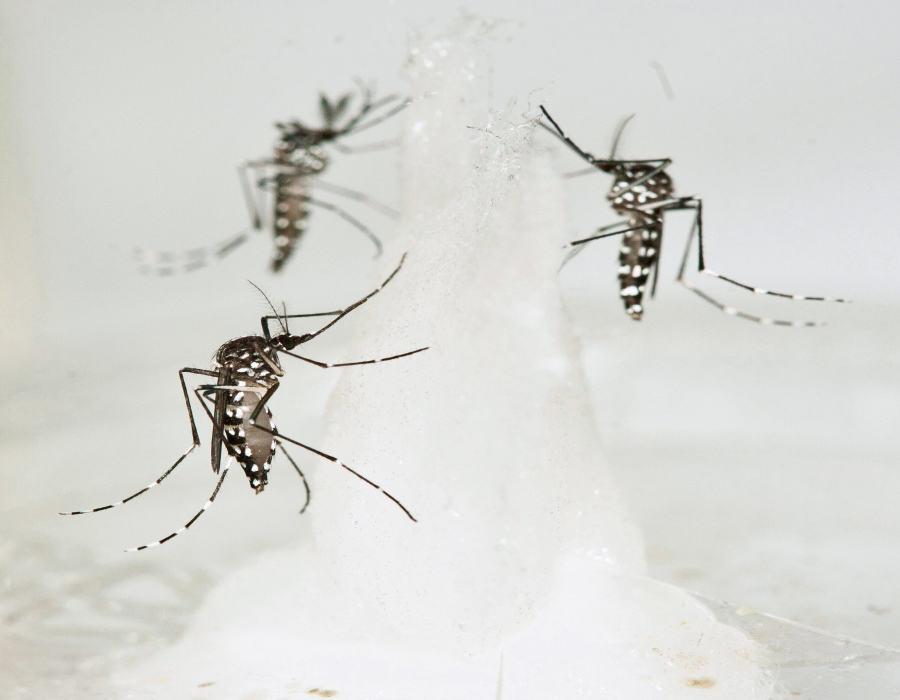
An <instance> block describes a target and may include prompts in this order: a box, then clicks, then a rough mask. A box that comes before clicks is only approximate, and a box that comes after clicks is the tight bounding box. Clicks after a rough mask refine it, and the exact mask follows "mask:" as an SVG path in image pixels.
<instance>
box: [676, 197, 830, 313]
mask: <svg viewBox="0 0 900 700" xmlns="http://www.w3.org/2000/svg"><path fill="white" fill-rule="evenodd" d="M676 208H677V209H694V210H695V212H696V214H695V215H694V224H693V227H692V229H691V231H692V234H693V231H694V230H696V232H697V244H698V255H697V271H698V272H702V273H703V274H705V275H709V276H710V277H716V278H717V279H720V280H722V281H724V282H728V283H730V284H733V285H735V286H736V287H740V288H742V289H746V290H748V291H751V292H753V293H754V294H766V295H768V296H772V297H781V298H782V299H793V300H795V301H834V302H838V303H846V302H847V300H846V299H836V298H834V297H816V296H805V295H802V294H784V293H783V292H772V291H769V290H768V289H762V288H760V287H754V286H752V285H749V284H744V283H743V282H738V281H737V280H734V279H731V278H730V277H726V276H725V275H720V274H719V273H718V272H713V271H712V270H709V269H707V268H706V260H705V258H704V255H703V201H702V200H701V199H700V198H698V197H691V198H687V199H685V200H684V203H683V205H682V206H679V207H673V209H676ZM690 243H691V240H690V238H689V239H688V244H690ZM686 254H687V253H685V255H686ZM683 265H684V261H682V266H683ZM679 274H680V273H679Z"/></svg>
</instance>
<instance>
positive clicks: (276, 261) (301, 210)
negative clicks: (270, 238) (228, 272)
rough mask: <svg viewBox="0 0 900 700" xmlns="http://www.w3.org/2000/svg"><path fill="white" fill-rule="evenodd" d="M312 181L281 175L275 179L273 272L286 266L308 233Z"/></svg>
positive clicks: (306, 178) (296, 176)
mask: <svg viewBox="0 0 900 700" xmlns="http://www.w3.org/2000/svg"><path fill="white" fill-rule="evenodd" d="M309 177H310V176H309V175H293V174H285V173H282V174H280V175H278V176H277V178H276V189H275V215H274V216H273V221H274V228H273V234H274V236H275V255H274V256H273V258H272V271H273V272H278V271H279V270H280V269H281V268H282V266H284V264H285V262H287V260H288V258H290V257H291V255H292V254H293V252H294V250H295V249H296V248H297V245H298V243H299V242H300V237H301V236H302V235H303V233H304V232H305V231H306V220H307V219H308V218H309V202H308V199H309Z"/></svg>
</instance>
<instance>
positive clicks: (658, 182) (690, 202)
mask: <svg viewBox="0 0 900 700" xmlns="http://www.w3.org/2000/svg"><path fill="white" fill-rule="evenodd" d="M541 111H542V112H543V113H544V116H545V117H546V118H547V121H549V122H550V124H552V125H553V128H551V127H549V126H547V125H546V124H544V123H543V122H541V126H543V127H544V128H545V129H546V130H547V131H549V132H550V133H551V134H553V135H554V136H555V137H556V138H558V139H560V140H561V141H562V142H563V143H565V144H566V145H567V146H568V147H569V148H571V149H572V150H573V151H575V153H577V154H578V155H579V156H580V157H581V158H583V159H584V160H586V161H587V162H588V163H590V164H591V166H592V167H591V168H589V169H587V170H582V171H578V172H576V173H572V175H581V174H586V173H590V172H596V171H597V170H602V171H603V172H605V173H609V174H610V175H612V176H613V177H614V178H615V180H614V182H613V184H612V187H611V189H610V191H609V193H608V194H607V195H606V198H607V199H608V200H609V203H610V206H611V207H612V209H613V211H615V212H616V214H618V215H619V216H621V217H624V218H625V221H624V222H618V223H615V224H611V225H609V226H603V227H602V228H599V229H598V230H597V233H596V234H595V235H593V236H589V237H587V238H582V239H580V240H577V241H572V242H571V243H569V244H568V246H566V247H570V246H571V247H572V250H571V251H570V253H569V255H568V256H567V257H566V259H565V260H564V262H563V264H565V262H567V261H568V260H569V259H571V257H572V256H574V255H576V254H577V253H579V252H580V251H581V250H583V249H584V245H585V244H587V243H590V242H591V241H596V240H599V239H601V238H609V237H611V236H622V237H623V238H622V245H621V247H620V248H619V294H620V296H621V297H622V300H623V302H624V304H625V313H627V314H628V315H629V316H631V317H632V318H633V319H634V320H636V321H640V320H641V316H642V314H643V313H644V306H643V298H644V292H645V290H646V285H647V280H648V278H649V276H650V273H651V272H652V273H653V282H652V285H651V287H650V297H651V298H652V297H653V296H654V295H655V293H656V282H657V278H658V275H659V254H660V250H661V248H662V238H663V216H664V214H665V213H666V212H667V211H678V210H685V209H690V210H693V211H694V222H693V224H692V225H691V231H690V234H689V235H688V239H687V245H686V246H685V248H684V254H683V255H682V258H681V266H680V267H679V269H678V277H677V278H676V279H677V281H678V282H679V283H680V284H682V285H684V286H685V287H687V288H688V289H690V290H691V291H692V292H694V293H695V294H696V295H698V296H699V297H700V298H701V299H703V300H704V301H707V302H709V303H710V304H712V305H713V306H715V307H716V308H718V309H719V310H720V311H723V312H725V313H727V314H729V315H731V316H737V317H739V318H743V319H746V320H748V321H755V322H756V323H762V324H766V325H776V326H818V325H821V324H818V323H813V322H795V321H781V320H777V319H772V318H763V317H760V316H754V315H752V314H748V313H744V312H743V311H739V310H737V309H735V308H733V307H731V306H727V305H725V304H723V303H721V302H719V301H717V300H716V299H714V298H712V297H711V296H709V295H708V294H706V292H704V291H702V290H701V289H698V288H697V287H695V286H694V285H693V284H691V283H690V282H688V281H687V280H686V279H685V278H684V275H685V272H686V269H687V261H688V257H689V256H690V252H691V246H692V245H693V242H694V237H695V236H696V238H697V270H698V272H702V273H704V274H706V275H710V276H711V277H716V278H718V279H720V280H723V281H724V282H728V283H730V284H733V285H736V286H738V287H741V288H742V289H747V290H749V291H751V292H754V293H756V294H766V295H769V296H775V297H782V298H784V299H794V300H805V301H836V302H844V301H846V300H845V299H834V298H831V297H818V296H816V297H814V296H803V295H799V294H784V293H782V292H772V291H769V290H768V289H762V288H760V287H754V286H752V285H749V284H744V283H743V282H738V281H737V280H734V279H731V278H730V277H726V276H725V275H721V274H719V273H718V272H713V271H712V270H709V269H707V267H706V262H705V259H704V256H703V201H702V200H701V199H700V198H699V197H676V196H675V195H674V185H673V184H672V178H670V177H669V175H668V173H666V169H667V168H668V167H669V166H670V165H671V164H672V161H671V159H669V158H657V159H652V160H622V159H618V158H616V150H617V148H618V145H619V139H620V138H621V136H622V132H623V130H624V129H625V126H626V125H627V124H628V122H629V121H630V120H631V118H632V117H633V116H634V115H633V114H632V115H631V117H628V119H626V120H625V121H624V122H623V123H622V126H620V127H619V130H618V132H617V133H616V137H615V139H614V140H613V145H612V149H611V151H610V155H609V158H597V157H595V156H593V155H591V154H590V153H589V152H587V151H584V150H582V149H581V148H580V147H579V146H578V145H576V144H575V142H574V141H572V139H570V138H569V137H568V136H566V134H565V133H564V132H563V130H562V129H561V128H560V126H559V124H557V123H556V121H554V119H553V117H551V116H550V114H549V113H548V112H547V110H546V109H544V107H543V105H541ZM623 226H624V227H625V228H622V227H623ZM611 229H614V230H611Z"/></svg>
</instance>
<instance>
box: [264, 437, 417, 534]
mask: <svg viewBox="0 0 900 700" xmlns="http://www.w3.org/2000/svg"><path fill="white" fill-rule="evenodd" d="M251 424H252V425H255V426H256V427H257V428H259V429H260V430H262V431H264V432H266V433H270V434H271V435H272V436H274V437H276V438H281V439H282V440H284V441H285V442H289V443H291V444H292V445H296V446H297V447H302V448H303V449H304V450H309V451H310V452H312V453H313V454H316V455H319V457H324V458H325V459H327V460H328V461H329V462H334V463H335V464H337V465H338V466H340V467H343V468H344V469H346V470H347V471H348V472H350V473H351V474H353V476H355V477H357V478H358V479H362V480H363V481H365V482H366V483H367V484H368V485H369V486H371V487H372V488H374V489H377V490H379V491H381V493H383V494H384V495H385V496H387V497H388V498H390V499H391V500H392V501H393V502H394V503H396V504H397V505H398V506H400V510H402V511H403V512H404V513H406V515H407V516H408V517H409V519H410V520H412V521H413V522H414V523H417V522H419V521H418V520H416V519H415V518H414V517H413V515H412V513H410V512H409V511H408V510H407V509H406V506H404V505H403V504H402V503H400V501H398V500H397V499H396V498H394V497H393V496H392V495H391V494H389V493H388V492H387V491H385V490H384V489H383V488H381V487H380V486H379V485H378V484H376V483H375V482H374V481H370V480H369V479H367V478H366V477H364V476H363V475H362V474H360V473H359V472H358V471H356V470H354V469H351V468H350V467H348V466H347V465H346V464H344V463H343V462H342V461H340V460H339V459H338V458H337V457H332V456H331V455H329V454H325V453H324V452H321V451H320V450H317V449H316V448H315V447H310V446H309V445H304V444H303V443H302V442H297V441H296V440H291V438H289V437H285V436H284V435H282V434H281V433H279V432H278V431H277V430H269V429H268V428H264V427H263V426H261V425H257V424H256V423H255V422H253V421H251Z"/></svg>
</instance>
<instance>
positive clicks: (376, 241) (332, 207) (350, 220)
mask: <svg viewBox="0 0 900 700" xmlns="http://www.w3.org/2000/svg"><path fill="white" fill-rule="evenodd" d="M304 199H305V200H306V201H307V202H309V203H310V204H312V205H314V206H317V207H322V208H323V209H328V210H329V211H332V212H334V213H335V214H337V215H338V216H340V217H341V218H342V219H344V220H345V221H347V222H348V223H350V224H352V225H353V226H355V227H356V228H358V229H359V230H360V231H361V232H362V233H363V234H365V235H366V236H367V237H368V238H369V240H371V241H372V243H374V244H375V257H376V258H378V257H381V252H382V250H383V248H382V246H381V241H380V240H379V239H378V236H376V235H375V234H374V233H372V232H371V231H370V230H369V229H368V227H367V226H365V224H363V223H362V222H361V221H358V220H357V219H354V218H353V217H352V216H350V215H349V214H348V213H347V212H345V211H344V210H343V209H341V208H340V207H338V206H335V205H334V204H329V203H328V202H323V201H322V200H320V199H313V198H312V197H304Z"/></svg>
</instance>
